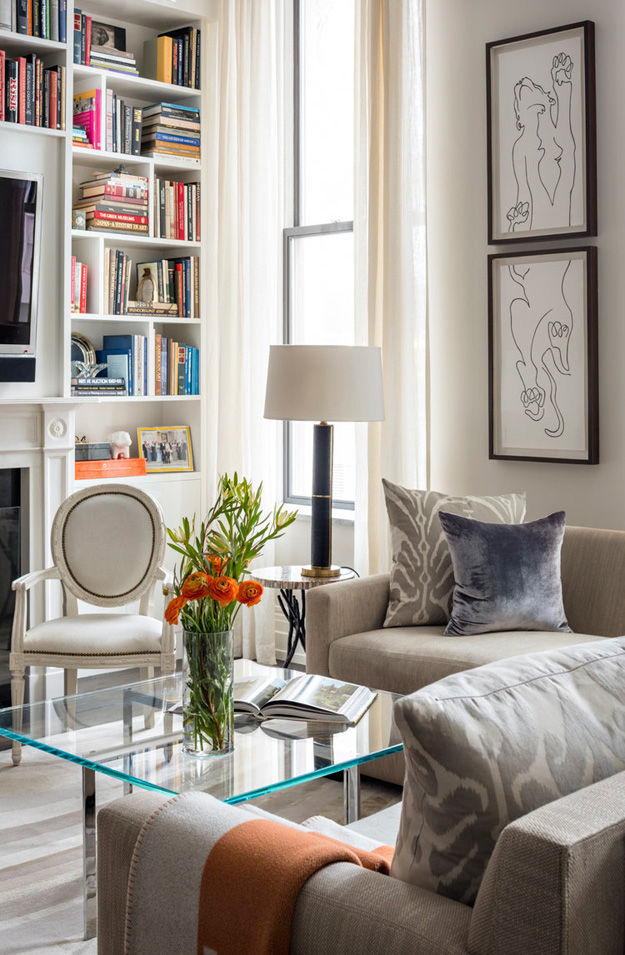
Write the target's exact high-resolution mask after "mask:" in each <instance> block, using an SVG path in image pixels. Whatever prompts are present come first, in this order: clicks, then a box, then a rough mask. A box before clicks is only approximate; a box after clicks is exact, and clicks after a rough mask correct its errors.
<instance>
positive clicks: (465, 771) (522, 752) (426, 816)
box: [391, 637, 625, 904]
mask: <svg viewBox="0 0 625 955" xmlns="http://www.w3.org/2000/svg"><path fill="white" fill-rule="evenodd" d="M624 684H625V637H617V638H615V639H612V640H601V641H599V642H595V643H587V644H580V645H578V646H572V647H566V648H564V649H559V650H553V651H546V652H544V653H535V654H526V655H524V656H519V657H510V658H509V659H507V660H501V661H499V662H497V663H490V664H488V665H486V666H482V667H477V668H476V669H474V670H466V671H464V672H462V673H455V674H453V675H452V676H449V677H446V678H445V679H444V680H440V681H439V682H438V683H433V684H431V686H428V687H424V688H423V689H422V690H418V691H417V692H416V693H413V694H411V695H410V696H406V697H403V698H402V699H400V700H398V702H397V703H396V704H395V720H396V722H397V725H398V727H399V730H400V733H401V736H402V739H403V743H404V754H405V757H406V780H405V785H404V793H403V802H402V814H401V823H400V828H399V835H398V837H397V845H396V849H395V857H394V860H393V866H392V869H391V875H394V876H395V877H397V878H399V879H401V880H402V881H404V882H410V883H411V884H413V885H418V886H421V887H422V888H424V889H429V890H430V891H432V892H438V893H439V894H441V895H446V896H449V897H450V898H453V899H456V900H457V901H459V902H465V903H468V904H472V903H473V901H474V900H475V896H476V894H477V890H478V888H479V886H480V883H481V881H482V877H483V875H484V872H485V870H486V867H487V865H488V862H489V859H490V856H491V853H492V852H493V849H494V847H495V844H496V842H497V839H498V838H499V835H500V833H501V831H502V830H503V828H504V827H505V826H506V825H507V824H508V823H509V822H511V821H512V820H514V819H517V818H518V817H520V816H523V815H525V814H526V813H528V812H531V811H532V810H533V809H537V808H538V807H539V806H542V805H545V804H546V803H548V802H551V801H552V800H554V799H559V798H560V797H561V796H565V795H568V794H569V793H572V792H575V791H576V790H578V789H582V788H583V787H585V786H589V785H590V784H592V783H594V782H598V781H599V780H600V779H604V778H606V777H608V776H611V775H613V774H614V773H617V772H620V771H622V770H623V769H624V768H625V697H624V695H623V685H624Z"/></svg>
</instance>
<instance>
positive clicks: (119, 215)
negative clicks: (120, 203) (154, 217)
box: [88, 209, 148, 225]
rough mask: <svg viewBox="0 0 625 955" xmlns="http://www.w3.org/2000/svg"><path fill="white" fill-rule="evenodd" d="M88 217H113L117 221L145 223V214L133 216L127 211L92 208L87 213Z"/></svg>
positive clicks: (146, 221) (146, 218) (146, 220)
mask: <svg viewBox="0 0 625 955" xmlns="http://www.w3.org/2000/svg"><path fill="white" fill-rule="evenodd" d="M88 218H94V219H114V220H116V221H118V222H138V223H140V225H147V223H148V217H147V216H133V215H130V214H129V213H127V212H101V211H100V210H99V209H94V210H93V213H88Z"/></svg>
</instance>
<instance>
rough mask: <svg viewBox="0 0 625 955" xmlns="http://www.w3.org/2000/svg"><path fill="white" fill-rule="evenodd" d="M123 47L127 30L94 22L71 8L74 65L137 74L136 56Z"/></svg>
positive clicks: (75, 8) (80, 11)
mask: <svg viewBox="0 0 625 955" xmlns="http://www.w3.org/2000/svg"><path fill="white" fill-rule="evenodd" d="M113 44H114V45H113ZM125 47H126V31H125V29H124V28H123V27H116V26H114V25H113V24H110V23H100V22H99V21H94V20H93V18H92V17H90V16H88V15H87V14H85V13H83V12H82V10H79V9H78V7H74V51H73V52H74V63H78V64H80V65H82V66H95V67H97V68H98V69H100V70H114V71H115V72H116V73H126V74H134V75H137V74H138V72H139V71H138V69H137V61H136V59H135V56H134V54H133V53H130V52H129V51H127V50H126V49H125Z"/></svg>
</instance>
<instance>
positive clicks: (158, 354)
mask: <svg viewBox="0 0 625 955" xmlns="http://www.w3.org/2000/svg"><path fill="white" fill-rule="evenodd" d="M162 360H163V355H162V339H161V336H160V335H159V334H158V332H157V334H156V335H155V336H154V394H155V395H162V393H163V386H162V379H161V363H162Z"/></svg>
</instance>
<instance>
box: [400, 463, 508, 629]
mask: <svg viewBox="0 0 625 955" xmlns="http://www.w3.org/2000/svg"><path fill="white" fill-rule="evenodd" d="M382 484H383V485H384V496H385V498H386V509H387V512H388V517H389V521H390V525H391V546H392V552H393V563H392V567H391V584H390V596H389V602H388V608H387V611H386V618H385V620H384V626H385V627H409V626H412V625H414V624H417V625H421V624H441V623H446V622H447V621H448V620H449V614H450V610H451V598H452V593H453V588H454V578H453V571H452V567H451V557H450V555H449V548H448V546H447V541H446V539H445V535H444V533H443V529H442V527H441V525H440V521H439V519H438V513H439V511H440V510H444V511H448V512H450V513H453V514H461V515H463V516H464V517H474V518H477V519H478V520H480V521H496V522H497V523H518V522H519V521H522V520H523V518H524V517H525V494H502V495H501V496H499V497H453V496H451V495H449V494H440V493H438V492H437V491H412V490H409V489H408V488H405V487H400V486H399V485H397V484H392V483H391V482H390V481H387V480H383V481H382Z"/></svg>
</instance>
